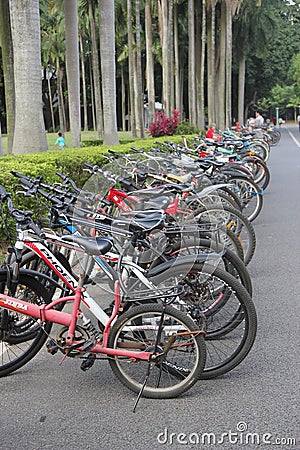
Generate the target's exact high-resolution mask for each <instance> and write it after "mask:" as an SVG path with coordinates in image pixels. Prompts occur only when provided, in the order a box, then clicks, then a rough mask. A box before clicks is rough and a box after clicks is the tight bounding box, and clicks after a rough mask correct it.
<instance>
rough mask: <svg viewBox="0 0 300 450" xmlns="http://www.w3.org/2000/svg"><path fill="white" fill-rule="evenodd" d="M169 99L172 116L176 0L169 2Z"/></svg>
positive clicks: (173, 102)
mask: <svg viewBox="0 0 300 450" xmlns="http://www.w3.org/2000/svg"><path fill="white" fill-rule="evenodd" d="M168 67H169V72H168V76H169V80H168V99H169V112H170V115H171V113H172V112H173V111H174V107H175V99H174V0H170V1H169V17H168Z"/></svg>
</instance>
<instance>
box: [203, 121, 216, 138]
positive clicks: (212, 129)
mask: <svg viewBox="0 0 300 450" xmlns="http://www.w3.org/2000/svg"><path fill="white" fill-rule="evenodd" d="M216 127H217V125H216V124H215V123H212V124H211V126H210V127H209V130H208V131H207V132H206V135H205V137H207V138H208V139H216V138H217V136H216V133H215V130H216Z"/></svg>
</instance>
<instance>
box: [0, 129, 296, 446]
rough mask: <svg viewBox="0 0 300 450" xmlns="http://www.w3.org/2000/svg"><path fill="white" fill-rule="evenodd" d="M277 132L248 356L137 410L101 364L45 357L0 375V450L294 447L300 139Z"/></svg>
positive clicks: (254, 266)
mask: <svg viewBox="0 0 300 450" xmlns="http://www.w3.org/2000/svg"><path fill="white" fill-rule="evenodd" d="M282 134H283V136H282V140H281V143H280V145H279V146H277V147H275V148H273V149H272V153H271V157H270V160H269V163H268V164H269V167H270V169H271V173H272V180H271V184H270V186H269V188H268V190H267V192H266V194H265V198H264V200H265V203H264V208H263V211H262V213H261V215H260V216H259V218H258V219H257V220H256V221H255V223H254V225H255V230H256V233H257V240H258V248H257V251H256V254H255V256H254V259H253V261H252V262H251V264H250V268H249V270H250V272H251V275H252V277H253V285H254V300H255V303H256V305H257V311H258V317H259V328H258V336H257V340H256V343H255V346H254V348H253V350H252V351H251V353H250V354H249V356H248V357H247V359H246V360H245V361H244V362H243V363H242V364H241V365H240V366H239V367H237V368H236V369H235V370H234V371H232V372H231V373H229V374H227V375H226V376H224V377H222V378H220V379H216V380H211V381H205V382H199V383H198V384H197V385H196V386H195V387H194V388H193V389H192V390H191V391H190V392H189V393H187V394H186V395H185V396H184V397H181V398H178V399H175V400H162V401H155V400H148V399H142V400H141V402H140V404H139V407H138V409H137V412H136V413H135V414H134V413H132V407H133V404H134V400H135V395H133V394H132V393H131V392H130V391H128V390H127V389H126V388H125V387H123V386H122V385H120V384H119V382H118V381H117V380H116V379H115V378H114V377H113V375H112V373H111V372H110V369H109V367H108V365H107V363H106V362H103V363H102V364H101V366H100V365H99V366H96V365H95V366H94V367H93V368H92V369H91V370H90V371H88V372H86V373H83V372H82V371H81V370H80V369H79V363H78V362H74V361H72V360H67V361H66V362H65V363H64V364H63V365H62V366H59V365H58V360H59V359H58V357H50V356H48V355H47V354H46V352H45V351H43V352H41V353H40V354H39V355H38V356H37V357H36V358H35V359H34V361H32V362H31V363H29V364H28V365H27V366H26V367H24V368H22V369H21V370H19V371H18V372H16V373H15V374H13V375H11V376H9V377H7V378H4V379H1V394H0V410H1V432H0V449H1V450H12V449H13V450H40V449H41V450H42V449H43V450H44V449H49V450H54V449H63V450H75V449H80V450H81V449H82V450H85V449H92V450H99V449H136V450H140V449H141V450H143V449H149V448H151V449H160V448H172V449H179V448H191V449H193V448H197V449H199V448H201V449H202V448H203V449H214V450H215V449H223V448H226V449H232V450H234V449H239V450H240V449H241V448H245V449H259V448H261V447H262V448H269V449H270V448H274V449H275V448H276V449H286V448H298V449H299V448H300V444H299V440H298V446H297V445H295V444H294V445H293V443H292V441H289V439H295V438H297V424H298V423H299V420H298V419H299V416H297V406H298V405H299V362H298V360H299V325H298V323H297V321H299V292H300V276H299V272H300V133H299V132H298V129H297V128H296V127H290V128H283V129H282ZM246 428H247V430H246V431H245V429H246ZM172 433H173V434H172ZM180 433H183V434H180ZM203 433H211V435H210V436H208V435H206V436H205V435H203ZM235 433H236V434H235ZM247 433H250V434H251V436H250V435H248V438H247ZM254 433H256V434H254ZM298 438H299V436H298ZM201 439H205V444H204V445H201ZM209 439H210V442H211V444H209V443H208V442H209ZM246 439H248V443H246ZM252 439H253V440H254V442H255V443H254V444H252V443H251V442H252ZM276 439H277V441H276ZM258 440H259V441H260V443H258ZM198 441H199V442H200V443H199V444H198V445H197V442H198ZM214 441H215V443H213V442H214ZM266 445H268V447H265V446H266Z"/></svg>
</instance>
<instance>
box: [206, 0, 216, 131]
mask: <svg viewBox="0 0 300 450" xmlns="http://www.w3.org/2000/svg"><path fill="white" fill-rule="evenodd" d="M215 22H216V2H215V0H211V11H210V20H209V21H208V26H207V106H208V123H209V124H211V123H215V122H216V100H217V99H216V97H217V96H216V92H217V90H216V23H215Z"/></svg>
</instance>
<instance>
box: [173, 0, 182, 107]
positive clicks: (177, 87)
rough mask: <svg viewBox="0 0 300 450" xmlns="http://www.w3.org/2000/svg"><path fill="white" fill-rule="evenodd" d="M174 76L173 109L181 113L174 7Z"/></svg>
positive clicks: (175, 9)
mask: <svg viewBox="0 0 300 450" xmlns="http://www.w3.org/2000/svg"><path fill="white" fill-rule="evenodd" d="M174 76H175V108H176V109H177V110H178V111H181V112H182V95H181V83H180V62H179V44H178V8H177V3H175V5H174Z"/></svg>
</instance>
